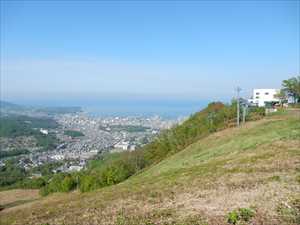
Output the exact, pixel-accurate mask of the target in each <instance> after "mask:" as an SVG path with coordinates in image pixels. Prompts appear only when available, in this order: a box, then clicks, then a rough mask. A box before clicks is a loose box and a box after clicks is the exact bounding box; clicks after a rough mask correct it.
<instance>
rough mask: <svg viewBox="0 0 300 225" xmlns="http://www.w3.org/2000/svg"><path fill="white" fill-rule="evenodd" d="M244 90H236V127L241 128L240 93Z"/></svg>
mask: <svg viewBox="0 0 300 225" xmlns="http://www.w3.org/2000/svg"><path fill="white" fill-rule="evenodd" d="M241 90H242V89H241V88H240V87H237V88H236V100H237V101H236V104H237V117H236V125H237V126H238V127H239V126H240V91H241Z"/></svg>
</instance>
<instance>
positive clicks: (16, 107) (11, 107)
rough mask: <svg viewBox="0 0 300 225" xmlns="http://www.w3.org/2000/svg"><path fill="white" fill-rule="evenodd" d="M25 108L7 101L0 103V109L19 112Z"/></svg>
mask: <svg viewBox="0 0 300 225" xmlns="http://www.w3.org/2000/svg"><path fill="white" fill-rule="evenodd" d="M24 108H26V107H25V106H21V105H17V104H14V103H11V102H7V101H0V109H1V110H3V109H6V110H7V109H9V110H20V109H24Z"/></svg>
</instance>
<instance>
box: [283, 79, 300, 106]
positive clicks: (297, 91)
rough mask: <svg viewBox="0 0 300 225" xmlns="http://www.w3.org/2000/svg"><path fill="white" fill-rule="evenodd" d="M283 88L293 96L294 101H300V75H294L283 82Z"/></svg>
mask: <svg viewBox="0 0 300 225" xmlns="http://www.w3.org/2000/svg"><path fill="white" fill-rule="evenodd" d="M282 87H283V88H282V90H283V91H284V92H285V93H287V95H288V96H290V97H292V98H293V99H294V101H295V102H296V103H297V102H300V76H296V77H292V78H290V79H288V80H284V81H283V82H282Z"/></svg>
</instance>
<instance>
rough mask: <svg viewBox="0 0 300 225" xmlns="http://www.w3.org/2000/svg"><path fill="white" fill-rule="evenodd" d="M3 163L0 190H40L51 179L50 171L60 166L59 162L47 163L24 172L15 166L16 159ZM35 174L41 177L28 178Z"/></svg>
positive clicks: (0, 173) (51, 173) (0, 174)
mask: <svg viewBox="0 0 300 225" xmlns="http://www.w3.org/2000/svg"><path fill="white" fill-rule="evenodd" d="M4 162H5V166H1V167H0V190H7V189H13V188H25V189H28V188H31V189H39V188H42V187H44V186H45V185H46V184H47V182H49V180H50V179H51V178H52V176H53V172H52V170H53V169H55V168H57V167H59V166H60V165H61V164H62V163H60V162H55V163H47V164H44V165H41V166H38V167H34V168H32V169H30V170H28V171H26V170H24V169H23V168H20V167H19V166H18V165H17V162H18V160H17V159H9V160H6V161H4ZM35 173H41V175H42V177H39V178H30V176H31V174H35Z"/></svg>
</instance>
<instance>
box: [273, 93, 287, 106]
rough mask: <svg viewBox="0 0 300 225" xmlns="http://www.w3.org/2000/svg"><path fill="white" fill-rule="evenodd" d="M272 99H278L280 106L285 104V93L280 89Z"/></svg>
mask: <svg viewBox="0 0 300 225" xmlns="http://www.w3.org/2000/svg"><path fill="white" fill-rule="evenodd" d="M274 97H275V98H278V99H279V101H280V104H281V106H282V105H283V103H284V102H287V99H288V96H287V93H286V92H285V91H284V90H283V89H281V90H280V91H279V92H278V93H277V94H276V95H275V96H274Z"/></svg>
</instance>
